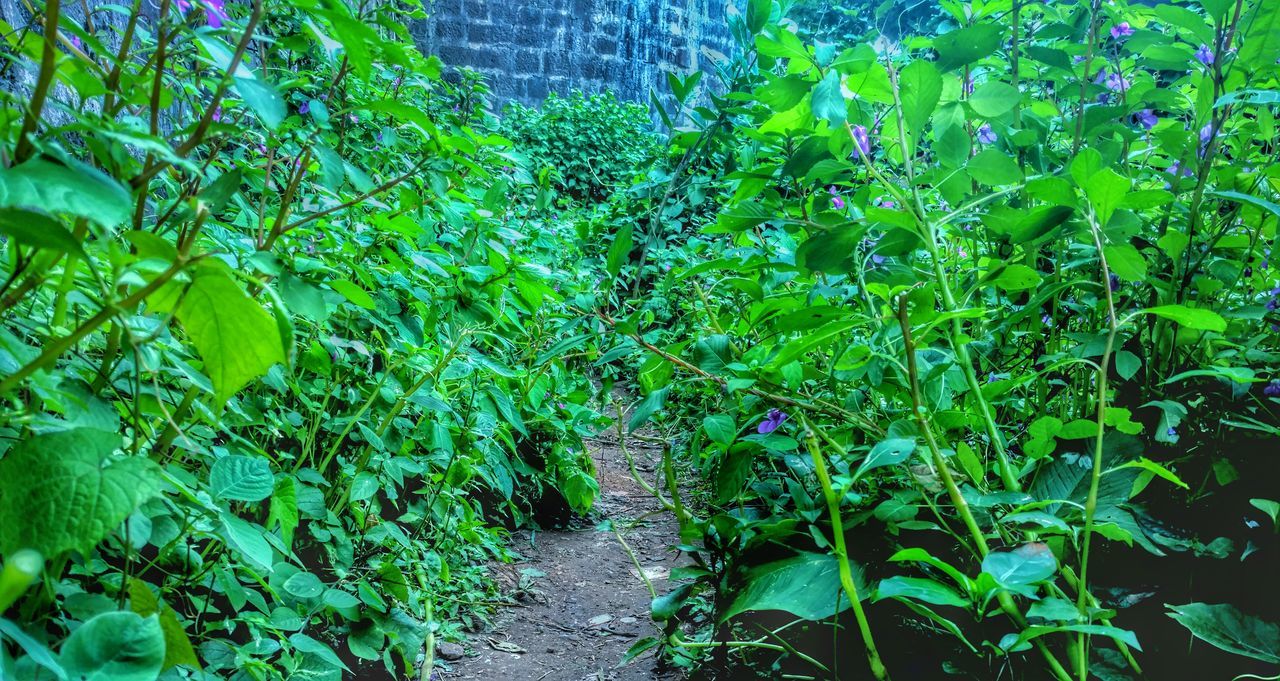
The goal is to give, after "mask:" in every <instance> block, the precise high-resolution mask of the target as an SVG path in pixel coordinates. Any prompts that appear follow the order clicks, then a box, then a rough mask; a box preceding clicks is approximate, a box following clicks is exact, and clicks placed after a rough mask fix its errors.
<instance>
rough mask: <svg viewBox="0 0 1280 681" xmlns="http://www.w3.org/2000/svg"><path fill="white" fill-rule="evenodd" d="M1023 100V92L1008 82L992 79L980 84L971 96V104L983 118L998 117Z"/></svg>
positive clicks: (975, 111)
mask: <svg viewBox="0 0 1280 681" xmlns="http://www.w3.org/2000/svg"><path fill="white" fill-rule="evenodd" d="M1021 102H1022V93H1020V92H1018V89H1017V88H1015V87H1014V86H1012V85H1010V84H1008V83H1002V82H1000V81H998V80H991V81H987V82H985V83H983V84H982V85H979V86H978V87H977V88H975V89H974V91H973V94H972V95H970V97H969V106H971V107H973V111H974V113H976V114H978V115H979V116H982V117H983V118H998V117H1000V116H1003V115H1005V114H1007V113H1009V112H1010V111H1013V109H1014V107H1016V106H1018V104H1019V103H1021Z"/></svg>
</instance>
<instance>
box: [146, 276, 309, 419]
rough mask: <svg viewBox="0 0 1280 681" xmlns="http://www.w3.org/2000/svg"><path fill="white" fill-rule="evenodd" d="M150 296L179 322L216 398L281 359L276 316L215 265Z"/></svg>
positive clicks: (158, 307) (154, 304) (223, 397)
mask: <svg viewBox="0 0 1280 681" xmlns="http://www.w3.org/2000/svg"><path fill="white" fill-rule="evenodd" d="M149 302H150V304H151V306H152V308H153V309H154V310H156V311H160V312H173V313H174V315H175V316H176V317H177V318H178V321H180V322H182V328H183V329H184V330H185V331H186V332H187V336H188V337H189V338H190V339H191V343H192V344H193V345H194V346H195V348H196V350H197V351H198V352H199V353H200V358H201V359H202V360H204V371H205V373H206V374H208V376H209V379H210V380H211V381H212V382H213V389H214V399H215V400H217V401H218V402H224V401H226V400H227V399H229V398H230V397H231V396H232V395H234V394H235V393H236V392H237V391H239V390H240V389H241V388H243V387H244V386H245V385H247V384H248V383H249V382H250V381H253V380H254V379H256V378H258V377H260V376H263V375H265V374H266V373H267V370H268V369H270V368H271V367H272V365H275V364H284V363H285V352H284V344H283V341H282V340H281V338H280V329H279V326H278V325H277V324H276V320H275V319H274V318H273V317H272V316H271V314H270V313H268V312H267V311H266V310H264V309H262V306H261V305H259V304H257V303H256V302H254V300H253V299H252V298H250V297H249V296H248V294H246V293H245V292H244V289H242V288H240V286H239V285H238V284H236V282H235V281H233V280H232V279H231V277H230V276H229V275H228V274H227V273H226V272H224V271H223V270H222V269H221V268H219V267H201V268H199V269H197V270H196V272H195V273H194V274H193V275H192V280H191V282H190V283H189V284H187V285H185V286H184V285H181V284H174V285H170V286H167V287H165V288H164V289H161V290H160V291H159V292H157V293H156V294H155V295H154V296H152V297H151V299H150V300H149Z"/></svg>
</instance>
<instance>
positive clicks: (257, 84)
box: [234, 77, 288, 130]
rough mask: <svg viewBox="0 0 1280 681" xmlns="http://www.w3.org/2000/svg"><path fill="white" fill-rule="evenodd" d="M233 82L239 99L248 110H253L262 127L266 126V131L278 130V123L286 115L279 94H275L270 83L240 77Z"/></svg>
mask: <svg viewBox="0 0 1280 681" xmlns="http://www.w3.org/2000/svg"><path fill="white" fill-rule="evenodd" d="M234 82H235V87H236V91H237V92H238V93H240V98H241V99H243V100H244V103H245V104H247V105H249V108H250V109H253V112H254V113H255V114H257V115H258V118H259V119H261V120H262V123H263V125H265V126H267V129H268V130H275V129H276V128H279V127H280V122H281V121H283V120H284V117H285V115H286V114H287V113H288V111H287V110H286V108H285V103H284V98H283V97H281V96H280V93H279V92H276V89H275V88H274V87H272V86H271V84H270V83H268V82H266V81H263V80H260V79H258V78H243V77H241V78H235V79H234Z"/></svg>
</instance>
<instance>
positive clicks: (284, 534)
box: [267, 476, 298, 547]
mask: <svg viewBox="0 0 1280 681" xmlns="http://www.w3.org/2000/svg"><path fill="white" fill-rule="evenodd" d="M277 523H279V525H280V537H281V538H282V539H284V545H285V546H286V547H289V546H292V545H293V531H294V530H295V529H297V528H298V488H297V483H295V482H294V479H293V478H292V477H287V476H286V477H282V478H280V480H279V482H277V483H276V486H275V490H274V491H273V492H272V493H271V510H270V511H268V513H267V528H268V529H271V528H273V527H275V526H276V524H277Z"/></svg>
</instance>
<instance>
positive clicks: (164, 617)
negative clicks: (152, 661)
mask: <svg viewBox="0 0 1280 681" xmlns="http://www.w3.org/2000/svg"><path fill="white" fill-rule="evenodd" d="M129 609H130V610H132V611H133V612H135V613H137V614H138V615H139V616H141V617H150V616H151V615H156V616H157V617H159V620H160V632H161V633H162V634H163V635H164V664H163V665H161V668H162V669H168V668H170V667H174V666H177V665H180V664H181V665H186V666H188V667H193V668H195V669H199V668H200V659H199V658H197V657H196V651H195V648H193V647H192V645H191V639H190V638H188V637H187V631H186V629H184V628H183V626H182V622H180V621H179V620H178V614H177V613H176V612H174V611H173V608H170V607H169V606H167V605H165V604H163V603H161V602H160V599H158V598H156V596H155V594H153V593H151V588H150V587H148V586H147V584H146V582H143V581H142V580H140V579H131V580H129Z"/></svg>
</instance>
